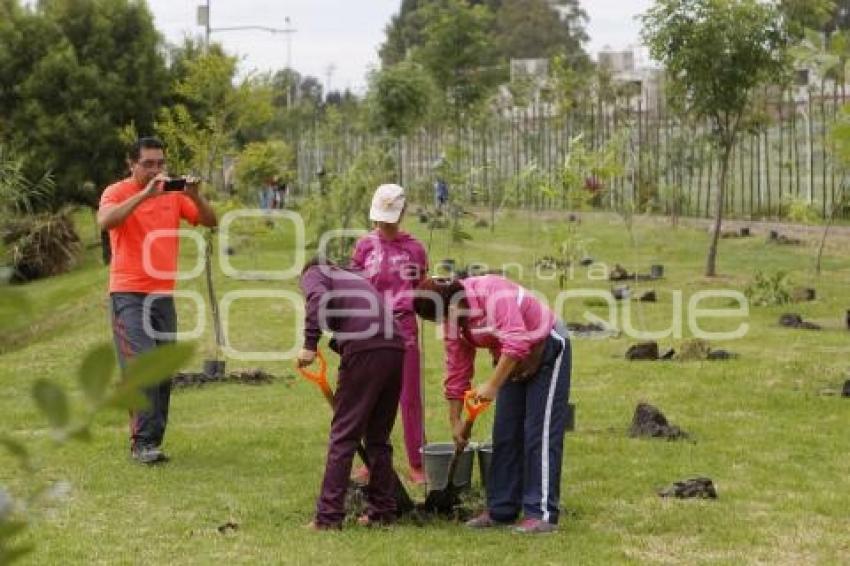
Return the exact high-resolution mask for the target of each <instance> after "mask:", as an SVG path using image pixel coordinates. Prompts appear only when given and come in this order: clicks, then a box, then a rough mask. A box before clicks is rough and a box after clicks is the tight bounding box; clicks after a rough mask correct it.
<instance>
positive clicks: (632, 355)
mask: <svg viewBox="0 0 850 566" xmlns="http://www.w3.org/2000/svg"><path fill="white" fill-rule="evenodd" d="M626 359H627V360H632V361H652V360H657V359H658V342H641V343H640V344H635V345H633V346H630V347H629V349H628V350H627V351H626Z"/></svg>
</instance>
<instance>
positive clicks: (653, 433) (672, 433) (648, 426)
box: [629, 403, 688, 440]
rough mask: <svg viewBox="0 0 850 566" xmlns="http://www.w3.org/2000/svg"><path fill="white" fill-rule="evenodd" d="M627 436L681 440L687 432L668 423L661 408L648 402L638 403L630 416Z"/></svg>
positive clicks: (686, 436)
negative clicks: (630, 420)
mask: <svg viewBox="0 0 850 566" xmlns="http://www.w3.org/2000/svg"><path fill="white" fill-rule="evenodd" d="M629 436H631V437H632V438H666V439H667V440H681V439H685V438H688V433H687V432H685V431H684V430H682V429H681V428H679V427H677V426H675V425H673V424H670V422H668V421H667V417H665V416H664V413H662V412H661V409H659V408H658V407H655V406H653V405H650V404H649V403H639V404H638V406H637V407H636V408H635V414H634V417H632V426H631V427H629Z"/></svg>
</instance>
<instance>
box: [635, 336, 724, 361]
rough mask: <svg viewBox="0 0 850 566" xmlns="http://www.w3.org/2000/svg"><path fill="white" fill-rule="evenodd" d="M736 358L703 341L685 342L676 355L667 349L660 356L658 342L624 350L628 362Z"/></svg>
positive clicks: (636, 345) (673, 350)
mask: <svg viewBox="0 0 850 566" xmlns="http://www.w3.org/2000/svg"><path fill="white" fill-rule="evenodd" d="M737 357H738V354H735V353H734V352H730V351H728V350H713V349H711V347H709V345H708V342H706V341H704V340H686V341H684V342H683V343H682V346H681V352H678V353H677V352H676V350H675V349H673V348H668V349H667V350H665V351H664V353H663V354H661V353H660V350H659V348H658V342H640V343H639V344H633V345H632V346H630V347H629V349H628V350H626V359H627V360H630V361H656V360H658V361H669V360H676V361H680V362H691V361H705V360H708V361H721V360H732V359H735V358H737Z"/></svg>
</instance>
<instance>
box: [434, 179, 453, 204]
mask: <svg viewBox="0 0 850 566" xmlns="http://www.w3.org/2000/svg"><path fill="white" fill-rule="evenodd" d="M448 202H449V185H448V183H446V181H445V180H444V179H442V178H438V179H437V182H436V183H434V205H435V206H436V207H437V210H438V211H442V210H443V208H444V207H445V206H446V205H447V204H448Z"/></svg>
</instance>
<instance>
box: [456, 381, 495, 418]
mask: <svg viewBox="0 0 850 566" xmlns="http://www.w3.org/2000/svg"><path fill="white" fill-rule="evenodd" d="M490 403H491V402H490V401H481V400H476V399H475V392H474V391H472V390H471V389H470V390H468V391H466V392H465V393H464V394H463V407H464V408H465V409H466V415H467V416H466V420H467V421H468V422H470V423H473V422H475V419H477V418H478V415H480V414H481V413H483V412H484V411H486V410H487V409H488V408H489V407H490Z"/></svg>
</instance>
